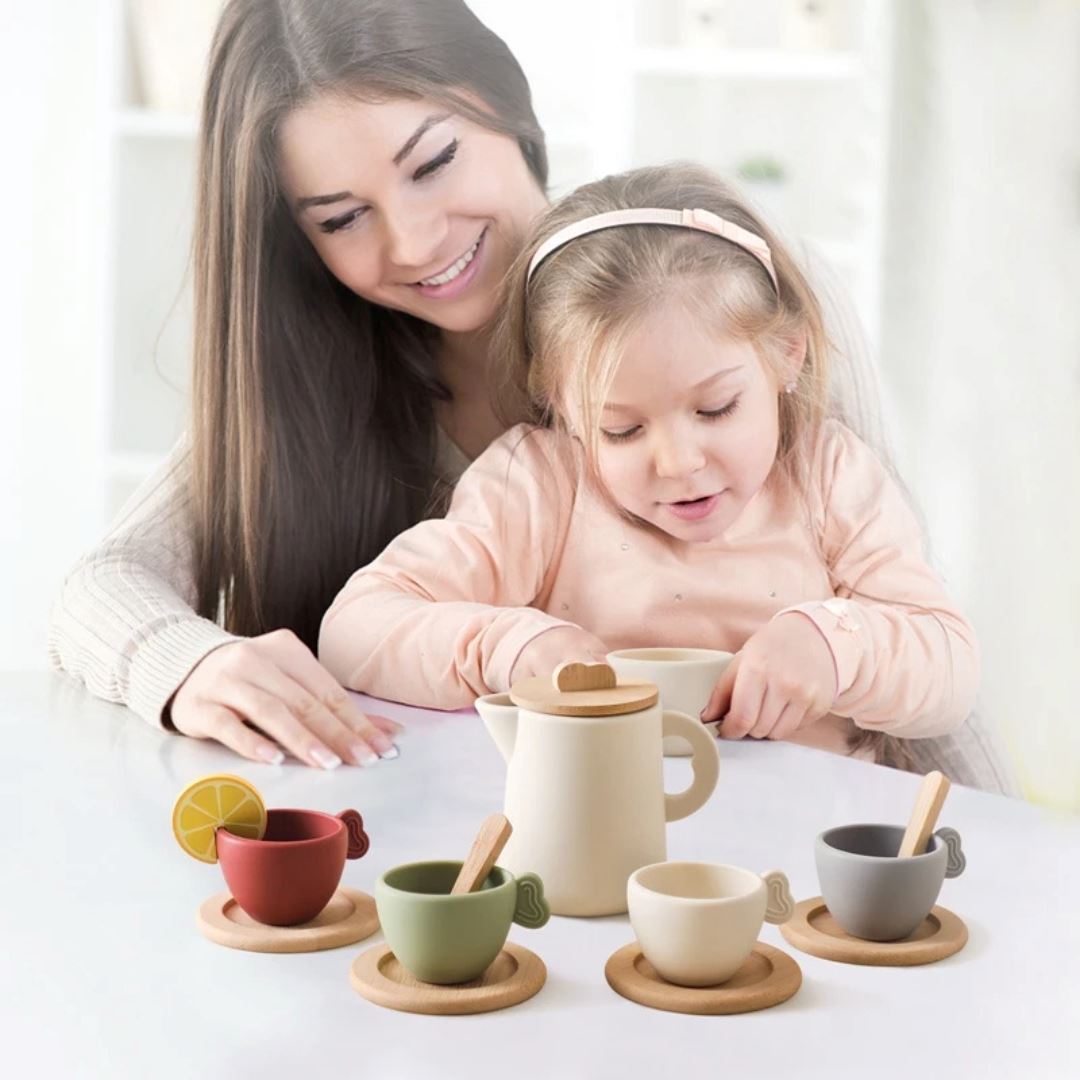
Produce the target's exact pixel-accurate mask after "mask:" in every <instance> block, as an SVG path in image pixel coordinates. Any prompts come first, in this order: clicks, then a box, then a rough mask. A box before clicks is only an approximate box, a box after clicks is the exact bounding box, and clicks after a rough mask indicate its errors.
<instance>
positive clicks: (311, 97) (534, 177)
mask: <svg viewBox="0 0 1080 1080" xmlns="http://www.w3.org/2000/svg"><path fill="white" fill-rule="evenodd" d="M546 182H547V157H546V152H545V148H544V137H543V133H542V131H541V130H540V128H539V125H538V124H537V121H536V117H535V115H534V113H533V110H532V105H531V100H530V94H529V87H528V83H527V82H526V80H525V77H524V75H523V73H522V71H521V69H520V67H519V65H518V64H517V62H516V61H515V59H514V58H513V56H512V55H511V53H510V52H509V50H508V49H507V48H506V46H505V45H504V44H503V42H502V41H501V40H500V39H499V38H498V37H496V36H495V35H494V34H492V33H491V32H490V31H489V30H488V29H487V28H486V27H484V26H483V24H481V23H480V22H479V21H478V20H477V19H476V18H475V17H474V16H473V15H472V13H471V12H470V11H469V9H468V8H467V7H466V6H465V4H464V3H462V2H461V0H231V2H230V3H229V4H228V5H227V7H226V9H225V11H224V13H223V15H222V18H221V21H220V24H219V26H218V29H217V33H216V34H215V38H214V43H213V46H212V50H211V56H210V62H209V73H208V81H207V87H206V94H205V100H204V105H203V115H202V123H201V134H200V152H199V165H198V195H197V206H196V219H195V220H196V230H195V241H194V249H195V251H194V256H195V257H194V292H195V340H194V357H193V394H192V398H193V415H192V422H191V427H190V436H189V439H188V440H187V441H186V442H184V443H183V444H182V445H181V446H180V447H179V448H178V449H177V451H176V453H175V454H174V455H173V457H172V459H171V461H170V463H169V465H168V466H167V467H166V469H165V470H163V472H162V473H161V474H160V475H159V476H157V477H155V478H154V479H153V480H152V481H151V482H149V483H148V485H147V486H146V487H145V488H144V489H143V490H142V491H141V492H140V493H138V494H137V496H136V497H135V498H134V499H133V500H132V502H131V503H130V504H129V506H128V507H127V508H126V510H125V513H124V515H123V516H122V518H121V520H120V521H119V522H118V523H117V524H116V525H115V526H114V529H113V531H112V532H111V533H110V535H109V536H108V537H107V538H106V540H105V541H104V542H103V544H102V545H101V546H100V547H99V548H98V549H97V550H95V551H94V552H92V553H91V554H90V555H88V556H87V557H86V558H85V559H84V560H83V561H82V562H81V563H80V564H79V565H78V566H77V567H76V568H75V569H74V570H73V572H72V573H71V574H70V575H69V577H68V579H67V581H66V582H65V587H64V590H63V593H62V596H61V598H60V601H59V603H58V604H57V606H56V609H55V613H54V617H53V623H52V627H51V635H50V655H51V658H52V662H53V664H54V666H56V667H60V668H63V669H66V670H67V671H69V672H71V673H72V674H74V675H76V676H77V677H79V678H81V679H82V680H83V681H84V682H85V683H86V684H87V686H88V687H89V688H90V689H91V690H92V691H93V692H94V693H97V694H99V695H101V696H104V697H107V698H109V699H111V700H114V701H120V702H123V703H125V704H128V705H129V706H130V707H131V708H132V709H134V710H135V711H136V712H137V713H139V714H140V715H141V716H143V717H144V718H145V719H146V720H148V721H150V722H151V723H154V724H158V725H161V726H163V727H166V728H169V729H174V730H176V731H179V732H182V733H185V734H188V735H191V736H195V737H200V738H211V739H216V740H218V741H220V742H221V743H223V744H225V745H227V746H229V747H231V748H232V749H233V750H235V751H236V752H238V753H240V754H242V755H243V756H245V757H248V758H251V759H254V760H264V761H280V760H281V759H282V756H283V755H282V750H283V749H284V750H287V751H289V752H290V753H292V754H293V755H294V756H296V757H297V758H299V759H300V760H302V761H305V762H307V763H308V764H311V765H314V766H317V767H323V768H334V767H336V766H337V765H339V764H340V763H341V762H342V761H347V762H350V763H354V764H368V763H371V762H373V761H375V760H377V757H378V756H393V755H394V754H395V753H396V750H395V748H394V746H393V743H392V738H391V737H392V735H393V734H394V732H395V730H396V729H397V726H396V725H394V724H393V723H392V722H391V721H389V720H384V719H382V718H378V717H370V718H369V717H365V716H363V715H362V714H361V713H360V712H359V711H358V710H357V709H356V707H355V706H354V705H353V704H352V702H351V700H350V699H349V697H348V695H347V694H346V693H345V692H344V690H343V689H342V688H341V687H340V685H338V684H337V683H336V682H335V680H334V679H333V678H332V677H331V676H330V675H329V674H328V673H327V672H326V671H325V669H324V668H323V667H322V666H321V665H320V664H319V663H318V662H317V661H316V659H315V657H314V656H313V654H312V650H313V648H314V646H315V643H316V640H317V636H318V628H319V620H320V618H321V616H322V614H323V613H324V611H325V610H326V608H327V607H328V606H329V604H330V602H331V601H332V599H333V597H334V595H335V594H336V592H337V591H338V589H339V588H340V587H341V585H342V584H343V582H344V581H345V580H346V578H347V577H348V575H349V574H350V573H351V571H352V570H353V569H354V568H355V567H357V566H362V565H364V564H365V563H367V562H369V561H371V560H372V559H373V558H374V557H375V556H376V555H378V554H379V552H380V551H381V550H382V549H383V547H384V546H385V545H386V544H387V543H388V542H389V540H390V539H392V538H393V537H394V536H395V535H397V533H399V532H400V531H402V530H403V529H404V528H406V527H407V526H409V525H411V524H413V523H414V522H416V521H417V520H419V519H420V518H421V517H423V516H425V514H429V513H432V512H435V511H437V509H438V506H439V505H440V503H441V502H442V501H443V499H444V497H445V495H446V493H447V491H448V489H449V487H450V485H452V484H453V482H454V481H455V480H456V478H457V476H458V475H460V473H461V472H462V471H463V470H464V468H465V467H466V465H467V464H468V462H469V460H470V459H471V458H473V457H475V456H477V455H478V454H479V453H480V451H481V450H483V449H484V448H485V447H486V445H487V444H488V443H489V442H490V441H491V440H492V439H493V438H494V437H495V436H496V435H497V434H499V433H500V432H501V431H502V430H503V428H504V427H505V426H506V423H507V422H509V421H512V420H514V419H516V417H514V416H497V415H496V413H495V410H494V408H493V406H492V404H491V402H490V398H489V386H490V382H491V380H490V379H489V378H488V360H489V357H488V350H487V344H486V333H487V327H488V324H489V322H490V320H491V318H492V315H493V314H494V312H495V310H496V306H497V303H498V287H499V283H500V281H501V278H502V276H503V274H504V272H505V270H506V269H507V268H508V267H509V265H510V263H511V261H512V259H513V257H514V255H515V254H516V252H517V250H518V248H519V247H520V246H521V243H522V238H523V235H524V232H525V230H526V228H527V227H528V225H529V224H530V222H531V221H532V219H533V218H534V217H535V216H536V214H537V213H538V212H539V211H541V210H542V209H543V208H544V206H545V204H546V197H545V186H546ZM819 289H820V283H819ZM828 302H829V301H828V295H826V303H828ZM832 323H833V326H834V328H835V326H836V320H835V318H834V319H833V320H832ZM841 336H842V335H841ZM853 351H854V350H852V349H850V348H849V349H846V350H842V353H844V354H846V355H848V356H850V355H852V354H853ZM496 360H497V358H496ZM494 373H495V374H497V364H496V369H495V372H494ZM219 624H220V625H219Z"/></svg>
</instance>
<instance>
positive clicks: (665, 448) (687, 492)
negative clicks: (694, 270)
mask: <svg viewBox="0 0 1080 1080" xmlns="http://www.w3.org/2000/svg"><path fill="white" fill-rule="evenodd" d="M801 359H802V357H801V355H800V356H799V357H798V363H801ZM798 363H793V371H792V376H791V377H792V378H793V377H794V375H795V372H796V371H797V368H798ZM779 392H780V387H779V384H778V381H777V379H776V378H775V377H774V376H773V375H772V374H771V373H770V371H769V370H768V369H767V368H766V367H765V365H764V364H763V363H762V361H761V359H760V358H759V357H758V354H757V353H756V352H755V350H754V348H753V346H752V345H751V344H750V343H749V342H748V341H739V340H732V339H723V338H717V337H714V336H712V335H711V334H710V333H709V332H708V331H707V330H705V329H702V328H699V327H698V325H696V322H695V320H694V319H693V318H692V317H691V316H689V315H687V314H686V313H685V312H684V311H683V310H682V308H681V307H680V306H679V305H678V304H672V303H668V304H666V305H665V306H663V307H661V308H658V309H657V310H656V311H655V312H654V313H652V314H650V315H649V316H648V317H647V318H646V319H645V321H644V322H643V323H642V324H641V326H640V327H639V328H638V329H637V331H636V332H635V333H634V334H632V335H631V337H630V339H629V342H628V345H627V348H626V349H625V350H624V352H623V353H622V357H621V360H620V362H619V367H618V370H617V371H616V374H615V379H614V381H613V382H612V384H611V390H610V392H609V394H608V397H607V400H606V401H605V403H604V408H603V412H602V413H601V416H600V449H599V458H598V461H597V467H598V470H599V473H600V477H601V479H602V480H603V482H604V484H605V485H606V487H607V489H608V491H609V493H610V494H611V496H612V497H613V498H614V499H615V501H616V502H617V503H618V504H619V506H621V507H622V508H623V509H625V510H628V511H629V512H630V513H631V514H634V515H635V516H636V517H638V518H641V519H642V520H643V521H647V522H649V523H650V524H651V525H655V526H656V527H657V528H658V529H662V530H663V531H664V532H666V533H669V534H670V535H671V536H673V537H675V538H676V539H678V540H685V541H689V542H701V541H708V540H713V539H715V538H716V537H718V536H720V535H721V534H722V533H723V532H724V530H725V529H727V528H728V526H730V525H731V524H732V523H733V522H734V521H735V519H736V518H737V517H738V516H739V514H740V513H742V511H743V508H744V507H745V506H746V505H747V503H749V502H750V500H751V499H752V498H753V497H754V496H755V495H756V494H757V493H758V491H760V490H761V488H762V486H763V485H764V483H765V481H766V479H767V478H768V476H769V472H770V470H771V469H772V466H773V462H774V461H775V460H776V450H777V444H778V439H779V404H778V394H779Z"/></svg>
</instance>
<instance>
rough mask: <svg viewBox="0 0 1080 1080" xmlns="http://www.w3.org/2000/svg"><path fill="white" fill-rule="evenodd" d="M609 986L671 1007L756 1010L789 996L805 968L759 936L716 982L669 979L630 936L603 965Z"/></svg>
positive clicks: (706, 1011) (642, 1001)
mask: <svg viewBox="0 0 1080 1080" xmlns="http://www.w3.org/2000/svg"><path fill="white" fill-rule="evenodd" d="M604 974H605V975H606V976H607V981H608V985H609V986H610V987H611V989H612V990H614V991H615V992H616V993H617V994H621V995H622V996H623V997H624V998H629V999H630V1000H631V1001H636V1002H637V1003H638V1004H639V1005H648V1006H649V1008H650V1009H664V1010H666V1011H667V1012H680V1013H698V1014H700V1015H703V1016H721V1015H726V1014H731V1013H744V1012H756V1011H757V1010H758V1009H768V1008H770V1007H771V1006H773V1005H779V1004H780V1003H781V1002H784V1001H787V1000H788V998H790V997H792V996H793V995H794V994H795V992H796V991H797V990H798V989H799V987H800V986H801V985H802V970H801V969H800V968H799V965H798V964H797V963H796V962H795V960H794V959H793V958H792V957H790V956H788V954H787V953H786V952H784V951H783V950H782V949H775V948H773V946H772V945H766V944H765V942H763V941H759V942H757V943H756V944H755V945H754V949H753V952H751V953H750V955H749V956H748V957H747V958H746V960H745V961H743V965H742V967H740V968H739V970H738V971H736V972H735V974H734V975H732V977H731V978H730V979H728V980H727V982H724V983H720V984H719V985H717V986H702V987H696V986H676V985H675V984H674V983H669V982H665V981H664V980H663V979H662V978H660V976H659V975H658V974H657V973H656V968H654V967H653V966H652V964H650V963H649V961H648V960H646V959H645V954H644V953H643V952H642V951H641V946H640V945H639V944H638V943H637V942H636V941H632V942H630V944H629V945H624V946H623V947H622V948H621V949H619V951H618V952H616V953H613V954H612V956H611V958H610V959H609V960H608V962H607V966H606V967H605V968H604Z"/></svg>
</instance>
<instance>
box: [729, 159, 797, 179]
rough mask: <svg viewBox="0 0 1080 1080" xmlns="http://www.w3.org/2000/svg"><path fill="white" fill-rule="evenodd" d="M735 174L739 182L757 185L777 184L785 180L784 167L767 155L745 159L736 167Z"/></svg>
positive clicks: (785, 172)
mask: <svg viewBox="0 0 1080 1080" xmlns="http://www.w3.org/2000/svg"><path fill="white" fill-rule="evenodd" d="M735 174H736V176H738V177H739V179H740V180H746V181H748V182H749V183H758V184H761V183H773V184H779V183H782V182H783V181H784V180H786V179H787V171H786V170H785V168H784V166H783V165H782V164H781V163H780V162H779V161H778V160H777V159H776V158H774V157H770V156H769V155H767V154H760V155H758V156H756V157H750V158H747V159H746V160H745V161H743V162H741V163H740V164H739V165H737V166H736V168H735Z"/></svg>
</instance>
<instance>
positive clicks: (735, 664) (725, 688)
mask: <svg viewBox="0 0 1080 1080" xmlns="http://www.w3.org/2000/svg"><path fill="white" fill-rule="evenodd" d="M738 671H739V657H738V655H736V656H735V658H734V659H733V660H732V661H731V663H730V664H728V666H727V667H726V668H724V670H723V672H722V673H721V675H720V678H719V679H718V680H717V683H716V685H715V686H714V687H713V692H712V693H711V694H710V695H709V702H708V704H707V705H706V706H705V708H704V709H702V710H701V720H702V723H705V724H711V723H714V722H715V721H717V720H720V719H722V718H723V716H724V714H725V713H726V712H727V711H728V709H729V708H731V692H732V690H733V689H734V688H735V676H736V675H737V674H738Z"/></svg>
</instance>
